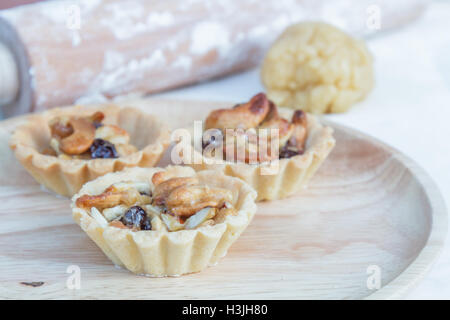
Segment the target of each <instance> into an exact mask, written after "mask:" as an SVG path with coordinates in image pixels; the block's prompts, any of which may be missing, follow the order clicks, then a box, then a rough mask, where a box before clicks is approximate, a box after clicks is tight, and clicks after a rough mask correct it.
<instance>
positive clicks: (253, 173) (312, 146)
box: [183, 107, 335, 201]
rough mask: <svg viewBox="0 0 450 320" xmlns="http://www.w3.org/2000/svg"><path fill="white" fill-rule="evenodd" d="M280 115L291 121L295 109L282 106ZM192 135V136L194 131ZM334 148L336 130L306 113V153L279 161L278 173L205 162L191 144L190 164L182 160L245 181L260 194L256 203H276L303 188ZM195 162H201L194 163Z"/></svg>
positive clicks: (251, 166)
mask: <svg viewBox="0 0 450 320" xmlns="http://www.w3.org/2000/svg"><path fill="white" fill-rule="evenodd" d="M278 112H279V114H280V115H281V116H282V117H283V118H286V119H290V118H291V117H292V115H293V113H294V110H291V109H287V108H280V107H279V108H278ZM191 134H193V131H192V130H191ZM334 145H335V139H334V138H333V129H332V128H330V127H327V126H323V125H322V124H320V122H319V120H318V119H317V118H316V117H315V116H313V115H311V114H307V139H306V143H305V152H304V153H303V154H301V155H297V156H294V157H291V158H288V159H280V160H279V161H278V165H279V167H278V170H277V171H276V173H275V174H266V173H267V171H266V170H267V169H266V167H265V166H264V165H263V164H246V163H243V162H230V161H225V160H224V161H223V163H211V160H210V161H208V159H206V161H205V157H204V156H203V155H202V154H201V152H200V151H199V150H197V149H195V148H194V146H193V145H191V151H192V152H188V153H187V154H189V155H190V156H191V158H190V159H189V161H186V160H185V159H183V161H184V162H185V164H187V165H189V166H191V167H192V168H194V169H195V170H196V171H200V170H218V171H220V172H224V173H225V174H227V175H229V176H233V177H238V178H240V179H242V180H244V181H245V182H247V183H248V184H249V185H250V186H252V187H253V188H254V189H255V190H256V191H257V193H258V197H257V199H256V200H257V201H262V200H276V199H282V198H285V197H288V196H290V195H292V194H294V193H296V192H299V191H300V190H301V189H302V188H304V187H305V186H306V185H307V183H308V181H309V180H310V178H311V177H312V176H313V175H314V173H315V172H316V170H317V169H318V168H319V167H320V165H321V164H322V162H323V161H324V160H325V159H326V157H327V156H328V154H329V153H330V152H331V150H332V149H333V147H334ZM192 159H200V160H201V161H196V162H193V161H191V160H192ZM197 162H201V163H197Z"/></svg>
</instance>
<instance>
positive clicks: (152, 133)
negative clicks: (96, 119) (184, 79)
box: [10, 105, 170, 196]
mask: <svg viewBox="0 0 450 320" xmlns="http://www.w3.org/2000/svg"><path fill="white" fill-rule="evenodd" d="M95 111H102V112H103V113H104V114H105V119H104V121H103V122H104V123H106V124H118V125H119V126H120V127H122V128H123V129H125V130H126V131H127V132H128V133H129V134H130V136H131V143H132V144H134V145H135V146H137V147H138V149H139V151H138V152H134V153H132V154H129V155H128V156H125V157H119V158H116V159H90V160H80V159H69V160H67V159H60V158H58V157H55V156H50V155H45V154H42V151H43V150H44V149H46V148H48V147H49V143H50V129H49V127H48V121H49V120H50V119H52V118H54V117H57V116H61V115H69V116H70V115H76V116H83V115H86V116H87V115H90V114H92V113H93V112H95ZM169 144H170V134H169V129H168V127H167V125H166V124H164V123H162V122H161V121H159V120H158V119H156V118H155V117H154V116H152V115H150V114H146V113H144V112H142V111H140V110H139V109H135V108H130V107H126V108H120V107H118V106H115V105H106V106H105V105H103V106H74V107H66V108H61V109H59V108H56V109H52V110H49V111H46V112H44V113H42V114H36V115H32V116H30V117H29V118H28V120H27V121H26V122H25V123H24V124H23V125H21V126H19V127H18V128H17V129H16V130H15V132H14V133H13V135H12V137H11V140H10V147H11V149H13V150H14V154H15V156H16V158H17V159H18V160H19V162H20V163H21V164H22V165H23V166H24V168H25V169H26V170H27V171H28V172H29V173H30V174H31V175H32V176H33V178H34V179H35V180H36V181H37V182H38V183H40V184H42V185H44V186H45V187H46V188H47V189H49V190H52V191H54V192H56V193H58V194H60V195H63V196H72V195H74V194H75V193H76V192H77V191H78V190H80V188H81V186H82V185H83V184H84V183H86V182H87V181H90V180H93V179H95V178H97V177H99V176H102V175H104V174H106V173H109V172H115V171H120V170H122V169H123V168H126V167H135V166H141V167H152V166H154V165H155V164H156V163H157V162H158V161H159V160H160V159H161V157H162V155H163V153H164V151H165V150H166V149H167V147H168V146H169Z"/></svg>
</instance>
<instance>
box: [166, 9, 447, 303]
mask: <svg viewBox="0 0 450 320" xmlns="http://www.w3.org/2000/svg"><path fill="white" fill-rule="evenodd" d="M368 46H369V49H370V50H371V52H372V53H373V55H374V57H375V72H376V86H375V89H374V91H373V92H372V93H371V95H370V96H369V97H368V99H366V100H365V101H363V102H361V103H359V104H358V105H356V106H355V107H354V108H353V109H351V110H350V111H349V112H347V113H345V114H336V115H327V116H326V117H327V118H328V119H331V120H333V121H336V122H338V123H341V124H345V125H347V126H349V127H353V128H356V129H358V130H361V131H363V132H365V133H368V134H370V135H372V136H374V137H377V138H379V139H381V140H383V141H384V142H386V143H388V144H390V145H392V146H393V147H395V148H397V149H399V150H400V151H402V152H403V153H405V154H406V155H408V156H409V157H411V158H412V159H414V160H415V161H416V162H417V163H418V164H419V165H420V166H422V167H423V168H424V169H425V170H426V171H427V172H428V174H429V175H430V176H431V177H432V178H433V179H434V181H435V182H436V183H437V185H438V187H439V188H440V190H441V192H442V195H443V196H444V198H445V200H446V204H447V207H448V206H449V204H450V142H449V141H450V2H447V1H437V2H434V3H433V4H432V5H431V6H430V7H429V8H428V10H427V11H426V12H425V14H424V15H423V16H422V17H421V18H420V19H418V20H417V21H415V22H413V23H412V24H409V25H408V26H406V27H404V28H402V29H398V30H395V31H392V32H390V33H383V34H380V35H378V36H376V37H373V38H371V39H369V40H368ZM260 91H263V87H262V85H261V82H260V79H259V70H252V71H249V72H246V73H243V74H239V75H235V76H231V77H227V78H224V79H221V80H218V81H214V82H209V83H204V84H200V85H196V86H192V87H188V88H183V89H179V90H174V91H170V92H167V93H164V94H160V95H158V96H161V97H175V98H190V99H198V100H216V101H219V100H224V101H244V100H246V99H248V98H250V97H251V96H252V95H253V94H255V93H257V92H260ZM407 298H410V299H450V245H449V244H448V241H447V246H446V248H445V249H444V252H443V254H442V255H441V257H440V258H439V260H438V261H437V263H436V264H435V266H434V267H433V269H432V271H431V272H430V273H429V274H428V275H427V276H426V277H425V279H424V280H423V281H422V282H421V283H420V284H419V286H418V287H417V288H416V289H414V291H412V292H411V293H410V294H409V295H408V296H407Z"/></svg>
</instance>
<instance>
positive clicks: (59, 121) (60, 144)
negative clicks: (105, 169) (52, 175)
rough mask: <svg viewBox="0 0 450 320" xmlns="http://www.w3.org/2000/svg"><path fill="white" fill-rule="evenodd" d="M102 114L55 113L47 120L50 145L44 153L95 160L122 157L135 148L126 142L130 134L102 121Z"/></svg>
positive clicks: (134, 150) (63, 157)
mask: <svg viewBox="0 0 450 320" xmlns="http://www.w3.org/2000/svg"><path fill="white" fill-rule="evenodd" d="M104 118H105V115H104V114H103V112H101V111H97V112H95V113H93V114H92V115H90V116H85V117H76V116H59V117H55V118H53V119H51V120H50V121H49V124H48V125H49V128H50V132H51V139H50V148H48V149H46V150H44V154H47V155H53V156H57V157H59V158H62V159H98V158H103V159H105V158H118V157H124V156H127V155H129V154H131V153H134V152H136V151H138V149H137V148H136V147H135V146H133V145H132V144H130V135H129V134H128V132H126V131H125V130H123V129H122V128H120V127H119V126H117V125H114V124H103V123H102V121H103V119H104Z"/></svg>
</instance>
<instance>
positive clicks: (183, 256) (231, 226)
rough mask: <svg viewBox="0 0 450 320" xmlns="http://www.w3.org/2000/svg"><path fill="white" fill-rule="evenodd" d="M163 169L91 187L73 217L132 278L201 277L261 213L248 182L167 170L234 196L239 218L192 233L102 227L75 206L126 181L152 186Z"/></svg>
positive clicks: (137, 171) (119, 175)
mask: <svg viewBox="0 0 450 320" xmlns="http://www.w3.org/2000/svg"><path fill="white" fill-rule="evenodd" d="M162 170H163V169H160V168H130V169H126V170H124V171H122V172H116V173H109V174H107V175H105V176H103V177H100V178H98V179H97V180H95V181H91V182H89V183H87V184H86V185H85V186H83V188H82V189H81V190H80V192H79V193H78V194H76V195H75V196H74V197H73V198H72V200H73V201H72V214H73V218H74V220H75V221H76V222H77V223H78V225H80V227H81V228H82V229H83V230H84V231H85V232H86V233H87V235H88V236H89V237H90V238H91V239H92V240H93V241H94V242H95V243H96V244H97V245H98V246H99V247H100V248H101V249H102V250H103V252H104V253H105V254H106V256H107V257H108V258H109V259H110V260H111V261H112V262H113V263H114V264H115V265H117V266H120V267H125V268H127V269H128V270H130V271H131V272H133V273H136V274H141V275H148V276H152V277H164V276H179V275H182V274H186V273H193V272H199V271H201V270H203V269H204V268H206V267H207V266H211V265H214V264H216V263H217V262H218V260H219V259H220V258H221V257H223V256H225V255H226V253H227V251H228V249H229V248H230V246H231V245H232V244H233V242H234V241H236V239H237V238H238V237H239V236H240V234H241V233H242V232H243V231H244V230H245V228H246V227H247V226H248V224H249V223H250V221H251V220H252V218H253V216H254V214H255V212H256V204H255V202H254V199H255V198H256V192H255V191H254V190H253V189H252V188H251V187H250V186H249V185H247V184H246V183H244V182H243V181H241V180H239V179H236V178H233V177H228V176H226V175H224V174H223V173H218V172H215V171H203V172H199V173H195V171H194V170H193V169H192V168H189V167H179V166H174V167H172V166H169V167H167V168H166V169H165V170H167V171H173V172H174V173H175V174H176V176H180V177H182V176H194V175H196V176H197V177H198V178H199V180H200V182H205V183H208V185H211V186H216V187H222V188H227V189H229V190H232V192H233V202H234V206H235V208H236V209H237V211H238V214H237V215H236V216H227V217H226V219H225V221H224V222H221V223H218V224H216V225H213V226H202V227H199V228H197V229H193V230H180V231H175V232H169V231H167V230H162V231H131V230H129V229H119V228H115V227H111V226H107V227H102V226H100V224H99V223H98V222H97V221H96V220H95V219H94V218H92V217H91V216H90V215H89V214H88V212H86V211H85V210H83V209H81V208H78V207H76V205H75V201H76V199H77V198H78V197H79V196H81V195H82V194H98V193H101V192H102V191H103V190H104V189H105V188H106V187H108V186H109V185H111V184H113V183H115V182H118V181H122V180H133V181H149V180H150V177H151V176H152V175H153V174H154V173H155V172H158V171H162Z"/></svg>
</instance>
